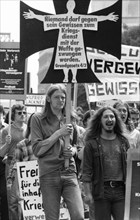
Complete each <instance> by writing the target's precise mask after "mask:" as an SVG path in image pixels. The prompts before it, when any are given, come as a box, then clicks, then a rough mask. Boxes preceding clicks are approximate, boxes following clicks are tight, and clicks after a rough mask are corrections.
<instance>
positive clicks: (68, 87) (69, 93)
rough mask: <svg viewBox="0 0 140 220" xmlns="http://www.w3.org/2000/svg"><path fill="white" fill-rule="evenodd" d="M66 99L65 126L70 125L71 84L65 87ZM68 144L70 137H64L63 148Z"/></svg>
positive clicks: (67, 160)
mask: <svg viewBox="0 0 140 220" xmlns="http://www.w3.org/2000/svg"><path fill="white" fill-rule="evenodd" d="M66 91H67V99H66V124H70V123H71V83H68V84H67V86H66ZM69 144H70V136H66V137H65V147H68V146H69ZM65 168H66V169H68V168H69V159H65Z"/></svg>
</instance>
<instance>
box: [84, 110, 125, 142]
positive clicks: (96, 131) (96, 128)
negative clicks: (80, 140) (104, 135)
mask: <svg viewBox="0 0 140 220" xmlns="http://www.w3.org/2000/svg"><path fill="white" fill-rule="evenodd" d="M106 110H111V111H112V112H113V113H114V115H115V118H116V124H115V126H114V132H115V133H116V134H117V135H121V136H122V134H123V123H122V121H121V119H120V117H119V115H118V112H117V110H116V109H114V108H113V107H111V106H104V107H102V108H100V109H98V110H97V111H96V112H95V114H94V115H93V117H92V118H91V120H90V122H89V125H88V128H87V131H86V135H85V140H88V139H93V138H97V137H98V136H99V135H100V134H101V129H102V124H101V118H102V115H103V113H104V111H106Z"/></svg>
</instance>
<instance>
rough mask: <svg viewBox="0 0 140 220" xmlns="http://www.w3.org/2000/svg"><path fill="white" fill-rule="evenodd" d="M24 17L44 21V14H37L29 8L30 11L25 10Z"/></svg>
mask: <svg viewBox="0 0 140 220" xmlns="http://www.w3.org/2000/svg"><path fill="white" fill-rule="evenodd" d="M23 17H24V18H25V19H34V18H35V19H37V20H39V21H44V15H37V14H35V13H34V12H33V11H31V10H30V9H29V12H24V13H23Z"/></svg>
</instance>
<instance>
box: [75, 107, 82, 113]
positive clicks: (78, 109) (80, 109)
mask: <svg viewBox="0 0 140 220" xmlns="http://www.w3.org/2000/svg"><path fill="white" fill-rule="evenodd" d="M76 111H77V112H78V111H81V113H82V114H83V112H84V110H83V108H82V107H81V106H77V108H76Z"/></svg>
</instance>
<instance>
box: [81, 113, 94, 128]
mask: <svg viewBox="0 0 140 220" xmlns="http://www.w3.org/2000/svg"><path fill="white" fill-rule="evenodd" d="M94 113H95V111H94V110H88V111H87V112H85V114H84V116H83V125H84V126H86V122H87V120H88V119H89V118H91V116H93V115H94Z"/></svg>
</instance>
